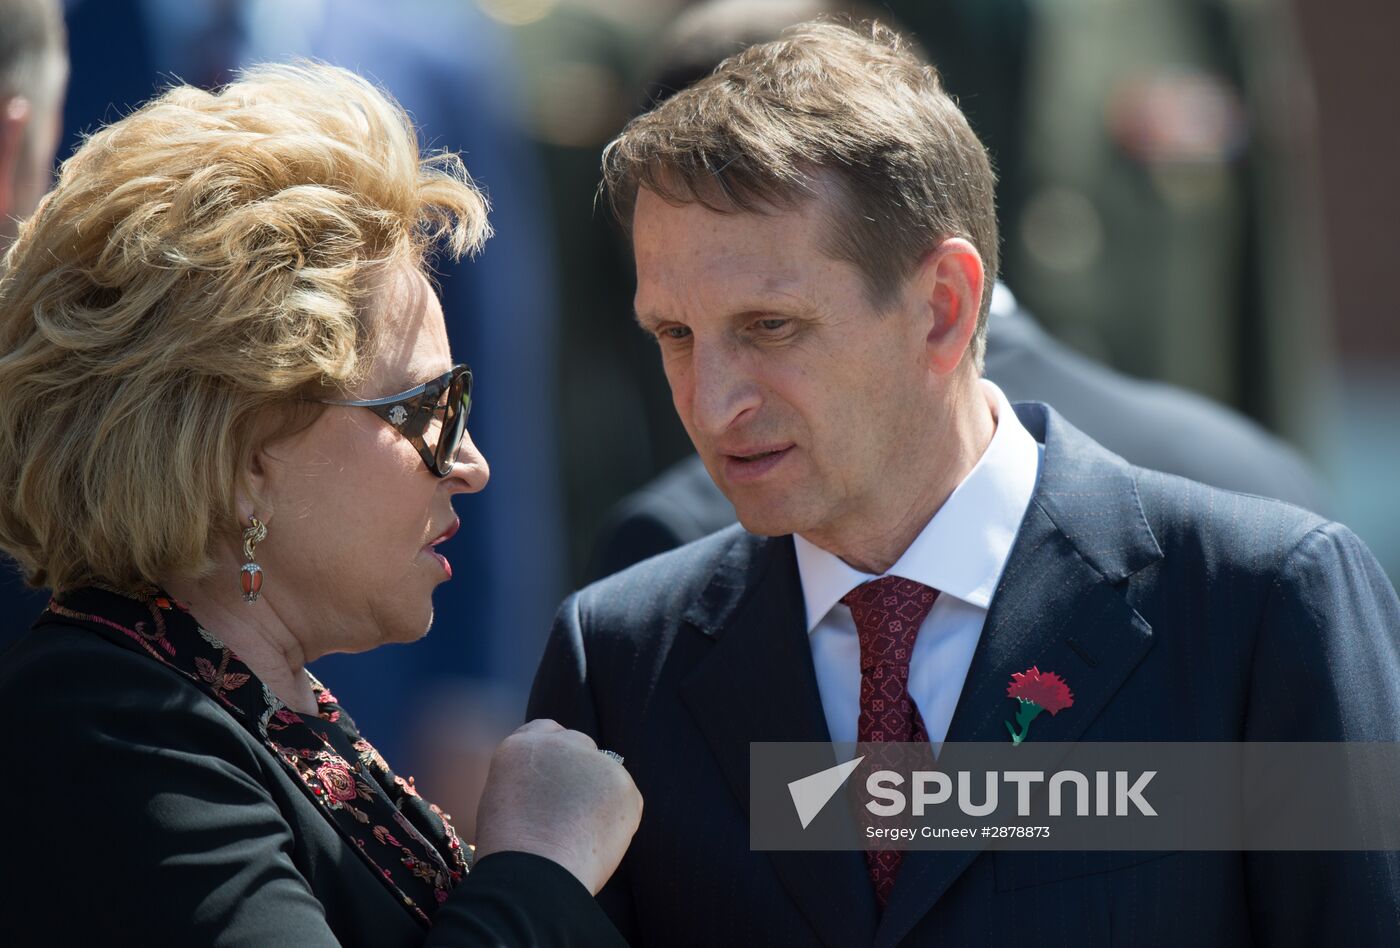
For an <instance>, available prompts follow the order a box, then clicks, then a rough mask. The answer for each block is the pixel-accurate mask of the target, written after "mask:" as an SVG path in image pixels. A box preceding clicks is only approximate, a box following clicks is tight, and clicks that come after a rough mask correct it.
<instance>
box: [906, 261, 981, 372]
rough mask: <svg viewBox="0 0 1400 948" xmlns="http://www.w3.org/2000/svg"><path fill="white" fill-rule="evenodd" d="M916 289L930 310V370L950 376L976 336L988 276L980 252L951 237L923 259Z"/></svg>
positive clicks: (915, 279) (928, 345) (920, 298)
mask: <svg viewBox="0 0 1400 948" xmlns="http://www.w3.org/2000/svg"><path fill="white" fill-rule="evenodd" d="M914 281H915V289H916V292H917V293H918V294H919V300H920V303H921V304H922V305H923V306H924V307H927V309H926V310H925V312H926V314H927V317H928V327H929V328H928V336H927V348H928V359H929V367H930V368H932V369H933V370H934V371H935V372H937V373H938V374H940V375H948V374H950V373H951V372H953V371H954V370H955V369H957V367H958V366H959V365H961V364H962V361H963V356H964V355H965V354H966V353H967V351H968V348H969V347H970V345H971V343H972V339H973V336H974V334H975V333H976V332H977V321H978V318H979V316H980V315H981V313H982V293H983V290H984V289H985V286H986V276H985V273H984V271H983V268H982V257H981V255H980V254H978V253H977V248H976V247H974V246H972V244H971V243H970V242H969V241H967V240H964V239H963V238H961V237H950V238H948V239H947V240H945V241H943V242H942V243H940V244H939V245H938V246H937V247H935V248H934V249H933V250H932V251H930V252H929V253H928V255H927V256H925V257H924V259H923V262H922V263H920V265H919V269H918V271H917V272H916V275H915V278H914Z"/></svg>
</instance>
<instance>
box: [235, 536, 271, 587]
mask: <svg viewBox="0 0 1400 948" xmlns="http://www.w3.org/2000/svg"><path fill="white" fill-rule="evenodd" d="M248 522H249V523H251V524H252V526H249V527H245V528H244V529H243V556H244V557H245V558H246V559H247V560H248V562H246V563H244V564H243V567H242V568H241V569H240V570H239V571H238V578H239V579H240V580H241V581H242V583H243V601H244V602H257V601H258V595H259V594H260V593H261V592H262V581H263V577H262V567H261V566H259V565H258V564H257V563H254V562H253V547H255V546H257V545H258V544H259V543H261V542H262V541H263V540H266V539H267V524H265V523H263V522H262V521H261V520H259V519H258V518H257V517H249V518H248Z"/></svg>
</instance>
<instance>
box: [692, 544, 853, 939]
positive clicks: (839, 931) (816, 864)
mask: <svg viewBox="0 0 1400 948" xmlns="http://www.w3.org/2000/svg"><path fill="white" fill-rule="evenodd" d="M805 614H806V609H805V606H804V604H803V599H802V589H801V582H800V580H799V578H798V573H797V562H796V557H795V555H794V553H793V546H792V540H791V538H788V537H782V538H777V539H763V538H758V537H754V536H751V535H749V534H740V535H738V537H737V539H736V540H735V542H734V544H733V546H731V548H730V550H729V552H728V554H727V555H726V556H725V558H724V559H723V561H722V562H721V565H720V567H719V568H718V569H717V570H716V572H715V575H714V577H713V579H712V580H711V582H710V585H709V587H708V588H707V590H706V592H705V594H704V596H702V597H701V599H699V600H697V602H696V603H695V604H694V606H692V608H691V609H690V611H689V612H688V614H687V616H686V620H687V621H688V622H690V623H691V624H692V625H694V626H696V627H697V628H699V629H700V630H701V631H703V632H705V633H706V634H708V635H710V636H711V637H712V638H714V639H715V645H714V648H713V649H712V651H711V652H710V654H709V656H708V657H706V658H705V659H704V661H702V662H701V663H700V664H699V665H698V667H697V668H696V670H695V671H694V672H693V673H692V674H691V676H690V677H689V678H688V679H687V680H686V681H685V682H684V683H683V684H682V686H681V693H682V696H683V698H684V700H685V702H686V705H687V707H688V708H689V709H690V711H691V713H692V714H693V715H694V717H695V720H696V723H697V724H698V725H699V727H700V730H701V732H702V733H703V734H704V735H705V739H706V741H707V742H708V743H709V745H710V749H711V751H712V752H713V753H714V755H715V759H716V760H717V761H718V763H719V766H720V769H721V770H722V771H723V773H724V776H725V778H726V780H727V781H728V783H729V786H730V788H731V789H732V790H733V792H734V795H735V796H736V797H737V798H738V799H739V801H740V803H741V804H742V805H743V807H744V810H745V812H746V813H747V812H748V809H749V743H750V742H752V741H807V742H827V741H829V740H830V737H829V735H828V733H827V727H826V719H825V716H824V714H823V711H822V705H821V697H820V693H819V692H818V690H817V680H816V672H815V670H814V668H813V665H812V653H811V648H810V646H809V645H808V642H807V630H806V622H805ZM832 762H833V763H835V759H834V758H833V760H832ZM768 858H769V859H771V860H772V863H773V867H774V869H775V871H776V872H777V875H778V877H779V879H780V880H781V881H782V884H783V885H784V887H785V888H786V889H787V890H788V893H789V894H790V895H791V896H792V899H793V901H794V902H795V903H796V904H797V906H798V908H799V910H800V911H801V912H802V914H803V915H804V916H805V917H806V918H807V920H808V922H809V923H810V924H811V926H812V929H813V931H814V932H816V934H817V935H818V937H820V938H821V939H823V940H824V941H825V942H826V943H827V944H828V945H831V946H833V948H836V946H843V948H844V946H851V945H868V944H870V942H871V939H872V938H873V937H874V934H875V927H876V922H877V919H878V913H877V911H876V906H875V896H874V892H873V890H872V888H871V885H870V879H869V876H868V875H867V874H866V869H865V860H864V857H863V856H862V855H861V853H859V852H849V851H846V852H840V851H837V852H771V853H769V854H768Z"/></svg>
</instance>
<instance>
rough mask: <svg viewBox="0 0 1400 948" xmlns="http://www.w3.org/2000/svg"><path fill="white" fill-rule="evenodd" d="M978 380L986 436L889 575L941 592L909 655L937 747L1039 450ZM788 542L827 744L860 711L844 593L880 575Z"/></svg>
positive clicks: (912, 688)
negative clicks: (989, 429)
mask: <svg viewBox="0 0 1400 948" xmlns="http://www.w3.org/2000/svg"><path fill="white" fill-rule="evenodd" d="M980 384H981V386H982V389H983V393H984V394H985V395H986V397H987V403H988V405H990V406H991V409H992V415H993V417H994V419H995V422H996V430H995V431H994V433H993V434H992V440H991V442H990V443H989V444H988V445H987V450H986V451H984V452H983V454H982V457H981V458H980V459H979V460H978V462H977V465H976V466H975V467H974V468H973V469H972V471H971V472H970V473H969V474H968V475H967V477H966V478H964V479H963V481H962V483H961V484H959V485H958V486H957V488H956V489H955V490H954V491H953V493H952V494H951V495H949V497H948V499H947V500H946V501H944V503H943V506H942V507H940V508H939V509H938V512H937V513H936V514H934V516H933V519H932V520H930V521H929V522H928V524H927V525H926V526H925V527H924V529H923V530H922V531H921V532H920V533H919V535H918V536H917V537H915V538H914V542H913V543H911V544H910V545H909V548H908V549H907V550H905V551H904V554H903V555H902V556H901V557H900V558H899V560H898V561H897V562H896V563H895V564H894V565H893V566H891V567H890V570H889V572H888V573H887V574H886V575H888V576H899V577H901V578H902V579H912V580H915V581H916V582H920V583H923V584H924V585H926V586H931V587H933V588H934V589H936V590H938V599H937V600H936V601H935V602H934V604H933V609H932V610H931V611H930V612H929V614H928V618H926V619H925V620H924V624H923V625H922V626H920V628H919V634H918V637H917V638H916V639H915V641H914V653H913V655H912V656H911V657H910V661H909V692H910V694H911V696H912V697H913V699H914V703H915V705H917V706H918V708H919V713H920V714H921V715H922V716H923V719H924V726H925V727H926V728H927V729H928V736H929V740H930V741H931V742H933V743H934V744H940V743H942V741H943V739H944V737H945V736H946V735H947V733H948V725H949V723H950V722H951V721H952V719H953V709H954V708H955V707H956V706H957V703H958V696H959V695H960V694H962V688H963V680H964V679H965V678H966V677H967V669H968V666H969V665H971V664H972V653H973V651H975V650H976V648H977V640H978V639H979V638H981V635H982V624H983V622H985V621H986V618H987V609H988V607H989V606H990V605H991V601H992V593H993V592H995V591H996V588H997V582H998V581H999V580H1000V579H1001V573H1002V570H1003V569H1005V567H1006V560H1007V557H1009V556H1010V555H1011V545H1012V543H1013V542H1015V539H1016V532H1017V531H1018V530H1019V529H1020V526H1021V519H1022V517H1024V516H1025V513H1026V508H1027V507H1028V506H1030V501H1031V494H1032V493H1033V492H1034V491H1035V482H1036V477H1037V476H1038V475H1039V473H1040V461H1041V456H1042V454H1043V453H1044V448H1043V447H1042V446H1041V445H1040V444H1038V443H1037V442H1036V440H1035V439H1034V438H1032V437H1031V434H1030V432H1028V431H1026V429H1025V427H1024V426H1022V424H1021V422H1020V420H1019V419H1018V418H1017V417H1016V413H1015V412H1014V411H1012V410H1011V405H1010V403H1009V402H1007V400H1006V396H1005V395H1003V394H1002V392H1001V389H999V388H997V387H996V386H995V385H993V384H992V383H991V382H988V381H987V380H986V379H983V380H981V382H980ZM793 541H794V543H795V544H796V546H797V570H798V574H799V575H800V577H801V580H802V596H803V599H804V600H805V601H806V606H807V631H808V633H809V641H810V642H811V646H812V659H813V662H814V663H815V664H816V671H817V688H818V690H820V692H821V698H822V710H823V711H824V712H825V713H826V724H827V729H828V730H829V731H830V733H831V739H832V740H833V741H837V742H849V741H854V740H855V739H856V724H857V719H858V717H859V715H860V641H859V639H858V638H857V636H856V626H855V620H854V619H852V618H851V610H850V609H849V608H847V607H846V606H844V605H842V604H841V597H842V596H844V595H846V593H848V592H850V591H851V590H852V589H855V588H856V587H857V586H859V585H860V584H861V583H865V582H869V581H870V580H872V579H878V578H879V577H876V576H871V575H869V574H867V573H862V572H860V571H858V570H855V569H852V568H851V567H850V566H848V565H847V564H846V563H845V562H844V561H843V560H841V559H840V558H839V557H837V556H836V555H834V554H832V553H828V552H827V551H826V550H823V549H821V548H820V547H818V546H815V545H813V544H811V543H809V542H807V541H806V540H804V539H803V538H802V537H801V536H794V537H793Z"/></svg>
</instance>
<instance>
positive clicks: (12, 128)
mask: <svg viewBox="0 0 1400 948" xmlns="http://www.w3.org/2000/svg"><path fill="white" fill-rule="evenodd" d="M33 117H34V106H33V105H31V104H30V102H29V100H28V99H26V98H25V97H24V96H22V95H12V96H9V97H8V98H0V221H3V220H5V219H6V218H8V217H9V216H10V214H11V213H12V212H13V210H14V206H15V173H16V172H17V171H18V170H19V165H20V162H21V161H22V159H23V156H24V151H23V149H24V133H25V131H26V130H27V129H28V128H29V122H30V120H31V119H33Z"/></svg>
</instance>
